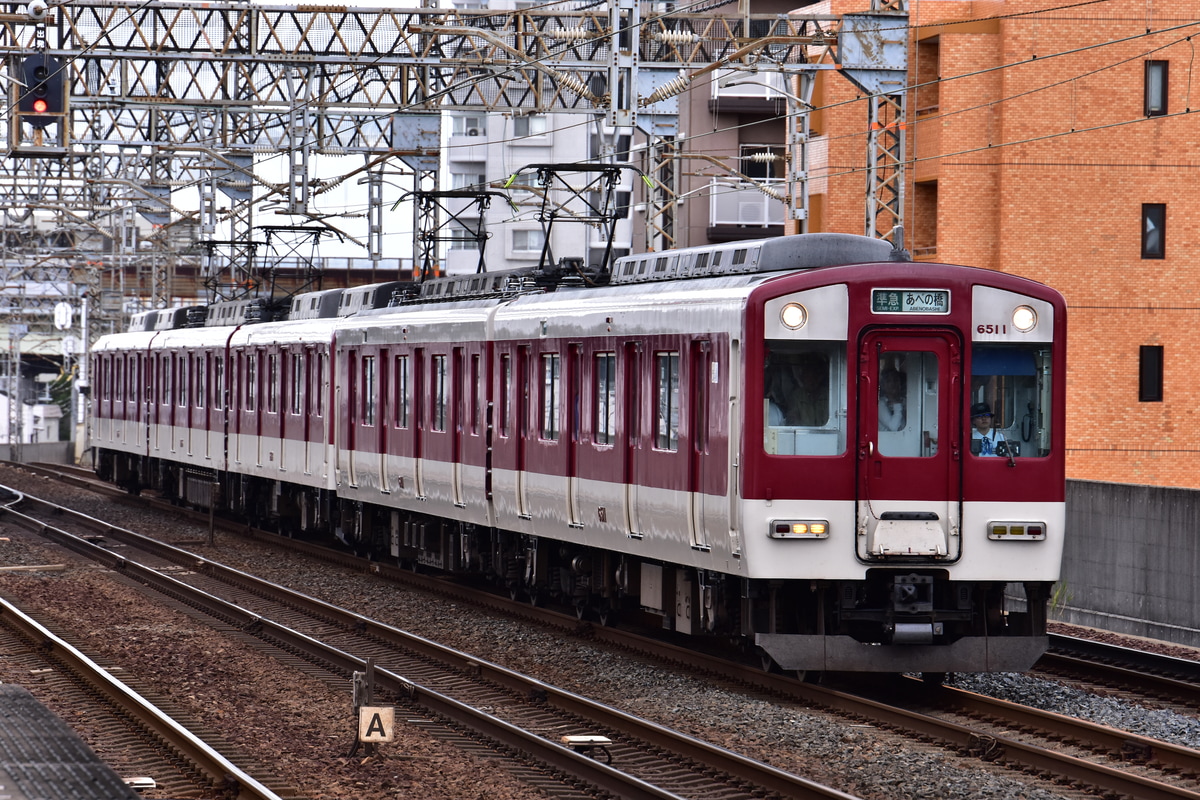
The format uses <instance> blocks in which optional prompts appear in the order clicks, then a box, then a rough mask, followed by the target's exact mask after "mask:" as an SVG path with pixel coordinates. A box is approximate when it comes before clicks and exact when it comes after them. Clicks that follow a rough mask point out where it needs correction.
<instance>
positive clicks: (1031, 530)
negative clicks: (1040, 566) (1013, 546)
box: [988, 522, 1046, 542]
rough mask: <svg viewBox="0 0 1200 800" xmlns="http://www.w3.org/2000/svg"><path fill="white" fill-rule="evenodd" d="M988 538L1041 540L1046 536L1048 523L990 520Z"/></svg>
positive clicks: (1009, 540) (1006, 540)
mask: <svg viewBox="0 0 1200 800" xmlns="http://www.w3.org/2000/svg"><path fill="white" fill-rule="evenodd" d="M988 538H989V539H992V540H994V541H997V542H1040V541H1043V540H1044V539H1045V538H1046V523H1044V522H989V523H988Z"/></svg>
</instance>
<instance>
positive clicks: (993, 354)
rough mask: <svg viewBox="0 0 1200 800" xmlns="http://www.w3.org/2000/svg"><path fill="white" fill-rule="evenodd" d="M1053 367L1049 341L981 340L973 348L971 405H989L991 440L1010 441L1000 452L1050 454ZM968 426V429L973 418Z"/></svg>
mask: <svg viewBox="0 0 1200 800" xmlns="http://www.w3.org/2000/svg"><path fill="white" fill-rule="evenodd" d="M1052 367H1053V364H1052V362H1051V358H1050V348H1049V347H1048V346H1047V345H1045V344H1030V345H1015V344H996V343H983V342H980V343H976V344H975V345H974V346H972V348H971V395H970V404H971V405H972V406H975V405H976V404H979V403H984V404H986V405H987V407H988V410H989V411H990V413H991V414H992V417H991V420H992V424H991V428H990V429H989V430H990V431H991V432H992V436H991V438H993V439H998V438H1003V440H1004V442H1005V447H1004V452H1002V453H1000V455H1008V454H1009V453H1011V454H1012V455H1013V456H1014V457H1015V456H1022V457H1028V456H1045V455H1048V454H1049V453H1050V435H1051V425H1050V409H1051V405H1050V391H1051V387H1052V385H1053V380H1054V370H1053V369H1052ZM968 414H969V412H968V413H967V414H964V417H965V416H968ZM965 424H966V425H967V426H968V431H969V428H970V426H971V420H970V419H967V420H966V422H965ZM996 434H998V435H996ZM976 441H978V440H976ZM978 449H979V448H978V447H976V446H974V444H973V446H972V447H971V451H972V453H973V454H975V455H978V454H979V453H978V452H977V451H978ZM997 449H999V448H997Z"/></svg>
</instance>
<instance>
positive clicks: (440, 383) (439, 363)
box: [430, 356, 449, 431]
mask: <svg viewBox="0 0 1200 800" xmlns="http://www.w3.org/2000/svg"><path fill="white" fill-rule="evenodd" d="M430 366H431V369H432V373H431V375H430V378H431V383H432V384H433V430H435V431H444V430H446V405H447V403H448V401H449V398H448V397H447V396H446V357H445V356H434V357H433V362H432V364H431V365H430Z"/></svg>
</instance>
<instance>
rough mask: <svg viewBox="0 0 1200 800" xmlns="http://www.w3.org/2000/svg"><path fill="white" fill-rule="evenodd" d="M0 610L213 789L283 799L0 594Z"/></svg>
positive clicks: (239, 798) (241, 797) (259, 799)
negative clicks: (199, 773) (194, 769)
mask: <svg viewBox="0 0 1200 800" xmlns="http://www.w3.org/2000/svg"><path fill="white" fill-rule="evenodd" d="M0 614H2V615H3V617H4V619H5V620H6V621H7V622H8V624H9V625H10V626H12V627H13V628H15V629H17V630H18V631H19V632H20V633H21V634H22V635H24V636H26V637H28V638H29V639H31V640H32V641H36V642H40V643H41V644H42V645H43V646H44V647H48V648H49V649H50V650H51V651H52V653H53V656H54V657H55V658H57V659H58V660H59V661H60V662H62V663H63V665H64V666H65V667H66V668H67V669H68V670H70V671H71V672H72V673H73V674H75V675H77V676H79V677H80V678H81V679H82V680H84V681H86V682H87V684H88V685H89V686H91V687H93V688H94V689H95V690H96V691H97V692H99V693H100V694H101V696H103V697H105V698H106V699H108V700H109V701H110V702H112V703H113V704H114V705H115V706H116V707H118V708H120V709H122V710H125V711H128V712H129V713H130V714H131V715H132V716H133V717H134V718H135V719H136V720H137V721H138V722H139V723H141V724H142V725H143V726H145V727H146V728H147V729H148V730H150V731H151V732H152V733H153V734H154V735H155V736H157V737H158V738H160V739H162V740H163V741H164V742H166V743H167V744H169V745H170V746H171V747H173V748H175V749H176V750H177V751H178V752H179V754H180V755H181V756H182V757H183V758H186V759H187V760H188V761H189V762H191V763H192V764H194V765H195V766H196V767H197V768H198V769H200V770H202V771H203V772H204V774H205V775H206V776H207V777H208V780H209V781H210V782H211V783H212V785H213V786H214V787H219V788H221V789H223V790H225V791H229V792H235V793H233V794H229V795H227V796H228V797H230V798H236V800H282V798H281V797H280V796H279V795H277V794H275V793H274V792H273V791H271V790H270V789H268V788H267V787H265V786H263V785H262V784H261V783H259V782H258V781H257V780H255V779H254V778H253V777H251V776H250V775H247V774H246V773H245V772H244V771H243V770H242V769H241V768H240V767H238V766H237V765H236V764H234V763H233V762H231V761H230V760H229V759H227V758H225V756H223V755H221V754H220V753H219V752H217V751H216V750H215V749H213V748H212V747H210V746H209V745H207V744H205V743H204V741H203V740H202V739H200V738H199V737H198V736H196V735H195V734H193V733H192V732H191V731H189V730H188V729H187V728H185V727H183V726H182V725H180V724H179V723H177V722H176V721H175V720H173V719H171V717H169V716H167V715H166V714H164V713H163V712H162V711H161V710H160V709H159V708H158V707H157V706H155V705H154V704H152V703H150V702H149V701H148V700H146V699H145V698H143V697H142V696H141V695H140V694H138V693H137V692H135V691H134V690H133V689H130V688H129V687H128V686H126V685H125V684H124V683H122V682H120V681H119V680H117V679H116V678H114V677H113V676H112V675H111V674H109V673H108V671H107V670H105V669H103V668H102V667H100V666H99V665H98V664H96V662H94V661H92V660H91V659H90V658H88V657H87V656H86V655H84V654H83V653H82V652H80V651H79V650H77V649H76V648H74V647H72V646H71V645H70V644H69V643H67V642H66V641H64V640H63V639H61V638H59V637H58V636H57V635H56V634H55V633H54V632H53V631H51V630H50V629H48V628H46V627H45V626H43V625H41V624H40V623H38V622H37V621H36V620H34V619H33V618H32V617H30V616H29V615H27V614H25V613H24V612H22V611H21V610H20V609H19V608H17V607H16V606H14V605H13V604H11V603H9V602H8V601H7V600H4V599H3V598H0Z"/></svg>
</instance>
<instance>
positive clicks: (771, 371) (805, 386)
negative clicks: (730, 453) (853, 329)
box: [764, 355, 829, 427]
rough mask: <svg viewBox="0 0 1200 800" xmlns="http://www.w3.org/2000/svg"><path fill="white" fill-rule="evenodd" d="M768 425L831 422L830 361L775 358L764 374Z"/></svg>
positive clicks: (803, 357) (819, 356)
mask: <svg viewBox="0 0 1200 800" xmlns="http://www.w3.org/2000/svg"><path fill="white" fill-rule="evenodd" d="M764 382H765V385H766V388H765V390H764V394H765V395H766V398H767V400H768V404H767V424H768V425H771V426H790V427H817V426H821V425H825V424H826V423H827V422H829V359H828V358H827V357H825V356H821V355H803V356H801V357H800V358H798V359H797V358H795V357H787V356H784V357H780V356H773V357H772V358H771V359H770V361H768V363H767V369H766V372H765V374H764Z"/></svg>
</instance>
